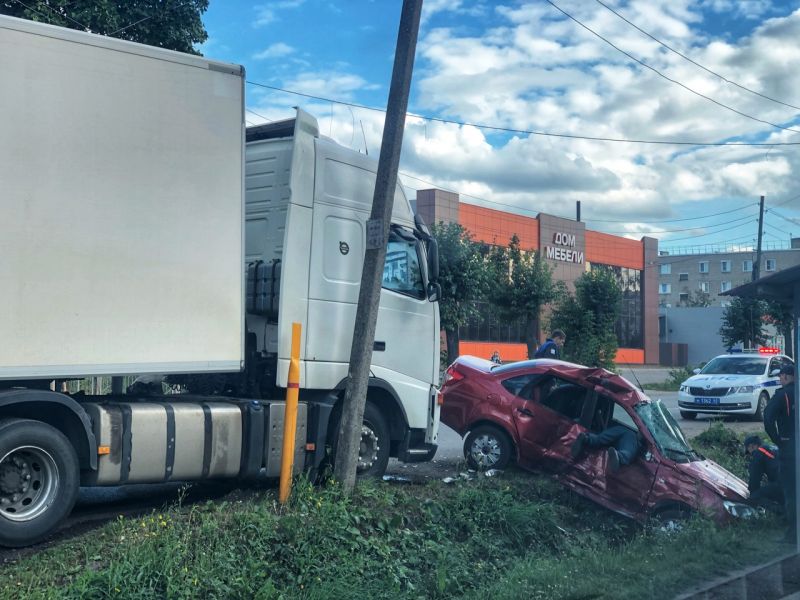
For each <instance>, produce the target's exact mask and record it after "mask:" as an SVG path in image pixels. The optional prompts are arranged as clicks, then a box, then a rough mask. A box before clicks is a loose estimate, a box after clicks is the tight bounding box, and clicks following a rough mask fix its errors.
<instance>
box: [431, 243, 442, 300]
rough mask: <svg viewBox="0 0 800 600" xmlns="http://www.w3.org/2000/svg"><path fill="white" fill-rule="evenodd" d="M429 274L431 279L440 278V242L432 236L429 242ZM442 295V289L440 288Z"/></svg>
mask: <svg viewBox="0 0 800 600" xmlns="http://www.w3.org/2000/svg"><path fill="white" fill-rule="evenodd" d="M428 276H429V279H430V280H431V281H438V280H439V243H438V242H437V241H436V238H431V242H430V244H428ZM439 293H440V295H441V290H440V292H439Z"/></svg>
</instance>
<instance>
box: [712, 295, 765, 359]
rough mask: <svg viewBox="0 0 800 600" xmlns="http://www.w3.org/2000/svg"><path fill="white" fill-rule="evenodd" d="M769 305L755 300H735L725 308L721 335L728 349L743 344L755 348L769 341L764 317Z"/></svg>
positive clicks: (720, 330)
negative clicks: (765, 331)
mask: <svg viewBox="0 0 800 600" xmlns="http://www.w3.org/2000/svg"><path fill="white" fill-rule="evenodd" d="M766 313H767V304H766V302H764V301H763V300H756V299H753V298H738V297H737V298H733V300H731V303H730V304H729V305H728V306H727V307H726V308H725V312H724V313H723V316H722V327H720V329H719V334H720V335H721V336H722V341H723V342H724V343H725V345H726V346H727V347H731V346H735V345H736V344H738V343H739V342H742V343H743V344H744V346H745V347H746V348H755V347H756V346H759V345H763V344H764V343H766V341H767V336H766V334H765V333H764V316H765V315H766Z"/></svg>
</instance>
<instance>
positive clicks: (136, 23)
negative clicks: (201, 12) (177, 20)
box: [105, 0, 192, 37]
mask: <svg viewBox="0 0 800 600" xmlns="http://www.w3.org/2000/svg"><path fill="white" fill-rule="evenodd" d="M191 3H192V0H189V1H188V2H181V3H180V4H176V5H174V6H168V7H167V8H165V9H163V10H162V11H161V14H159V15H155V14H152V15H149V16H147V17H143V18H141V19H139V20H138V21H134V22H133V23H131V24H130V25H125V27H120V28H119V29H116V30H114V31H112V32H111V33H106V34H105V35H106V36H108V37H111V36H113V35H116V34H118V33H120V32H121V31H125V30H126V29H130V28H131V27H133V26H134V25H138V24H139V23H144V22H145V21H148V20H150V19H152V18H153V17H156V16H162V15H163V13H164V12H165V11H173V10H176V9H179V8H183V7H184V6H186V5H187V4H191Z"/></svg>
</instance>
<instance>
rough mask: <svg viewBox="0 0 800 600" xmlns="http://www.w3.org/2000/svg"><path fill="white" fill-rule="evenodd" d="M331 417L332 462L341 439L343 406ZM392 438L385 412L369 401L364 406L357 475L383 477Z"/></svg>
mask: <svg viewBox="0 0 800 600" xmlns="http://www.w3.org/2000/svg"><path fill="white" fill-rule="evenodd" d="M334 415H335V416H334V417H332V418H331V423H332V427H331V429H330V430H329V431H330V433H329V435H330V436H331V438H329V439H333V443H332V444H331V456H330V463H331V466H332V467H333V466H334V465H333V463H334V461H335V460H336V449H337V446H338V441H339V425H340V423H341V418H342V413H341V408H339V409H338V410H337V411H335V412H334ZM390 447H391V439H390V438H389V426H388V425H387V424H386V419H385V417H384V416H383V413H381V411H380V410H379V409H378V407H377V406H375V405H374V404H373V403H372V402H369V401H367V403H366V405H365V406H364V420H363V421H362V424H361V441H360V443H359V448H358V465H357V466H356V477H358V478H359V479H362V478H372V477H374V478H378V477H383V474H384V473H385V472H386V466H387V465H388V464H389V451H390V449H391V448H390Z"/></svg>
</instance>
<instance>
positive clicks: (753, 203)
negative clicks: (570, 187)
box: [584, 202, 758, 223]
mask: <svg viewBox="0 0 800 600" xmlns="http://www.w3.org/2000/svg"><path fill="white" fill-rule="evenodd" d="M751 206H758V202H751V203H750V204H745V205H744V206H740V207H739V208H734V209H732V210H726V211H723V212H718V213H712V214H710V215H702V216H699V217H686V218H683V219H658V220H650V221H648V223H678V222H680V221H697V220H700V219H707V218H709V217H718V216H720V215H727V214H729V213H732V212H737V211H740V210H744V209H745V208H750V207H751ZM584 220H585V221H587V222H589V221H591V222H592V223H630V222H631V220H630V219H584Z"/></svg>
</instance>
